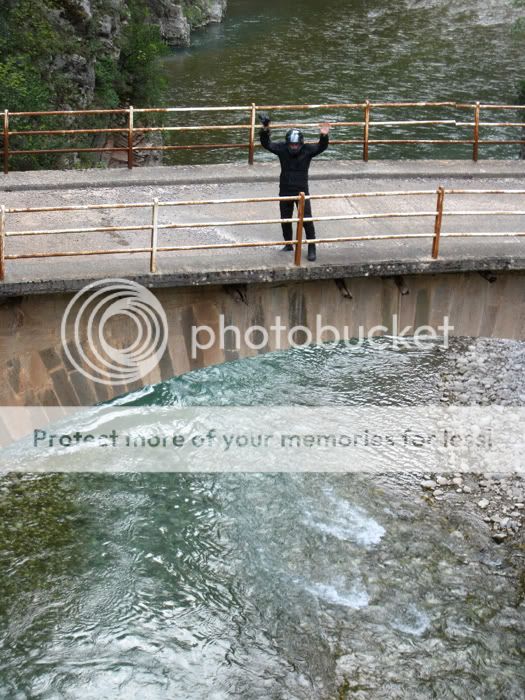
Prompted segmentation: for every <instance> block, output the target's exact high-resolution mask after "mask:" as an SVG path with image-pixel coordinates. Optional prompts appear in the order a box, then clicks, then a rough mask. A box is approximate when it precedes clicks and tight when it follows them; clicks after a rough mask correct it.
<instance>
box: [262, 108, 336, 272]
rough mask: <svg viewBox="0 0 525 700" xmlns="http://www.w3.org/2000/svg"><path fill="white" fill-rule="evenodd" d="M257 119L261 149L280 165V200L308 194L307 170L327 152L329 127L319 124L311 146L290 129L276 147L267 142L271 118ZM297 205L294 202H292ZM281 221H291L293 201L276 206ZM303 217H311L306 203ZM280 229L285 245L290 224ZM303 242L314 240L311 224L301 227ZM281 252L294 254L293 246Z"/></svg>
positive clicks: (312, 249)
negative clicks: (303, 234) (315, 137)
mask: <svg viewBox="0 0 525 700" xmlns="http://www.w3.org/2000/svg"><path fill="white" fill-rule="evenodd" d="M259 119H260V120H261V123H262V129H261V130H260V132H259V137H260V140H261V145H262V147H263V148H265V149H266V150H267V151H270V153H274V154H275V155H276V156H279V160H280V161H281V177H280V181H279V196H280V197H290V196H295V195H298V194H300V193H301V192H304V193H305V194H309V191H308V168H309V167H310V163H311V161H312V158H314V157H315V156H317V155H319V153H322V152H323V151H326V149H327V148H328V134H329V132H330V124H328V123H326V124H321V131H320V136H319V142H318V143H316V144H310V143H305V142H304V136H303V134H302V132H301V131H299V129H290V130H289V131H288V132H287V133H286V139H285V140H284V141H280V142H278V143H274V142H273V141H272V140H271V138H270V117H269V115H268V114H265V113H263V114H260V115H259ZM295 204H296V205H297V202H295ZM279 205H280V211H281V219H291V218H292V216H293V208H294V202H293V200H290V201H284V202H279ZM304 215H305V217H306V218H311V217H312V205H311V204H310V200H309V199H307V200H306V201H305V203H304ZM281 226H282V229H283V238H284V240H285V241H291V240H292V238H293V232H292V224H291V223H283V224H281ZM304 230H305V232H306V238H307V239H308V240H310V241H311V240H315V227H314V224H313V221H306V222H305V224H304ZM282 250H293V246H292V245H291V244H290V243H288V242H286V243H285V245H284V247H283V248H282ZM315 258H316V255H315V243H309V244H308V260H310V261H314V260H315Z"/></svg>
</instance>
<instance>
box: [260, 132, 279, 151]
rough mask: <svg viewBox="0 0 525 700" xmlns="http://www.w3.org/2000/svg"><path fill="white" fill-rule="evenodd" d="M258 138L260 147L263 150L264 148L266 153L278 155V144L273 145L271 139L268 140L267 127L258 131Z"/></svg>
mask: <svg viewBox="0 0 525 700" xmlns="http://www.w3.org/2000/svg"><path fill="white" fill-rule="evenodd" d="M259 138H260V140H261V146H262V147H263V148H266V150H267V151H270V153H275V154H278V153H279V150H280V148H279V144H278V143H274V142H273V141H272V139H271V138H270V128H269V127H267V126H266V127H264V126H263V128H262V129H261V130H260V131H259Z"/></svg>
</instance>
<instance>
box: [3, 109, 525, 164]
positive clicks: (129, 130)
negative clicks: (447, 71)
mask: <svg viewBox="0 0 525 700" xmlns="http://www.w3.org/2000/svg"><path fill="white" fill-rule="evenodd" d="M378 108H380V109H385V108H386V109H390V108H393V109H397V108H404V109H415V108H418V109H419V108H424V109H426V108H431V109H435V108H440V109H441V108H453V109H460V110H473V111H474V121H473V122H468V121H458V120H457V119H434V120H433V119H405V120H384V119H383V120H378V121H374V120H373V118H372V114H373V111H374V110H375V109H378ZM318 109H322V110H325V111H326V110H333V109H337V110H340V109H351V110H355V109H357V110H363V119H362V120H358V121H339V122H338V121H335V122H331V125H332V127H333V128H339V127H340V128H349V127H356V128H362V129H363V135H362V138H353V139H339V140H338V139H335V140H333V141H332V143H333V144H335V145H362V147H363V160H364V161H368V157H369V148H370V145H377V144H383V145H388V144H399V145H403V144H404V145H407V144H411V145H416V144H435V145H438V144H452V145H458V144H463V145H465V144H467V145H472V158H473V160H474V161H477V160H478V154H479V146H480V145H502V144H507V145H511V144H521V145H525V138H523V139H501V140H494V139H480V134H479V131H480V129H481V128H487V127H493V128H501V127H509V128H516V127H522V128H524V127H525V121H524V122H519V121H512V122H504V121H503V122H501V121H500V122H490V121H481V120H480V112H481V110H492V111H494V110H503V111H506V110H523V109H525V105H508V104H485V103H483V104H482V103H480V102H474V103H461V102H455V101H441V102H425V101H423V102H373V101H371V100H364V101H362V102H346V103H345V102H340V103H336V102H333V103H324V104H292V105H279V104H278V105H275V104H274V105H256V104H255V103H253V102H252V103H251V104H249V105H223V106H216V105H215V106H199V107H197V106H195V107H191V106H190V107H133V105H130V106H129V107H126V108H118V109H77V110H49V111H32V112H10V111H9V110H7V109H5V110H4V124H3V163H4V173H5V174H7V173H8V172H9V158H10V157H11V156H16V155H43V154H66V153H117V152H120V153H127V161H128V168H132V167H133V158H134V154H135V153H138V152H143V151H144V152H147V151H177V150H191V149H232V148H233V149H248V162H249V164H253V162H254V150H255V148H258V147H259V144H257V143H255V130H256V123H255V122H256V111H257V110H278V111H298V110H308V111H309V110H318ZM206 112H208V113H215V112H230V113H231V112H245V113H248V115H249V120H248V121H247V122H246V123H242V124H209V125H190V126H160V127H157V126H141V125H137V124H135V123H134V117H135V115H139V114H175V113H189V114H191V113H206ZM86 115H126V116H127V124H126V126H122V127H107V128H103V127H97V128H92V129H91V128H87V129H42V130H38V129H26V130H24V129H18V130H16V129H15V130H11V129H10V128H9V123H10V119H13V118H14V119H17V118H20V117H22V118H23V117H43V116H62V117H77V116H86ZM273 126H274V128H290V127H302V128H305V129H309V128H314V127H318V126H319V124H318V123H316V122H277V123H275V124H274V125H273ZM391 126H447V127H448V126H450V127H454V128H455V129H464V128H467V127H468V128H472V130H473V133H472V138H469V139H465V138H455V139H442V138H440V139H385V138H381V139H372V138H370V129H371V128H372V127H373V128H376V127H391ZM240 130H242V131H245V130H246V131H248V133H249V139H248V142H247V143H215V144H214V143H211V144H210V143H207V144H190V145H167V146H165V145H162V146H160V145H153V146H145V145H138V146H137V145H135V144H134V137H135V135H136V134H146V133H155V132H168V133H169V132H172V133H184V132H205V131H211V132H217V131H219V132H229V131H240ZM78 134H83V135H96V134H123V135H127V137H128V138H127V144H126V145H123V146H121V147H119V146H99V147H84V146H82V147H80V146H78V147H75V146H72V147H70V148H66V147H61V148H47V149H46V148H32V149H31V148H29V149H12V148H10V143H9V139H10V138H11V137H14V138H21V137H24V136H26V137H28V136H74V135H78Z"/></svg>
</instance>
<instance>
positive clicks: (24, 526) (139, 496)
mask: <svg viewBox="0 0 525 700" xmlns="http://www.w3.org/2000/svg"><path fill="white" fill-rule="evenodd" d="M462 347H463V345H462V343H461V341H457V343H456V350H457V352H460V353H461V352H462ZM510 347H511V351H512V352H511V353H510V354H508V355H507V357H508V358H509V360H508V362H507V375H508V377H510V380H512V382H515V384H513V386H517V385H516V382H518V384H519V385H520V386H521V385H522V384H523V377H522V375H521V374H517V375H516V376H512V357H514V358H516V359H518V358H520V359H519V362H518V365H517V366H518V369H519V368H521V367H522V359H523V353H524V350H523V345H520V344H517V343H514V344H510ZM487 363H488V364H486V365H485V367H486V369H487V371H488V372H490V368H491V365H490V360H487ZM520 363H521V364H520ZM450 371H451V362H450V353H449V352H443V351H441V350H440V349H438V348H437V347H435V346H432V345H431V346H430V347H429V348H428V349H427V350H415V349H414V350H407V351H404V352H389V351H384V350H380V349H376V350H374V349H373V348H370V347H363V348H358V347H356V346H354V345H352V344H350V345H348V344H340V345H326V346H321V347H316V348H302V349H299V350H294V351H289V352H281V353H273V354H269V355H266V356H263V357H258V358H254V359H250V360H243V361H239V362H233V363H230V364H227V365H223V366H220V367H215V368H210V369H206V370H199V371H197V372H192V373H189V374H187V375H185V376H183V377H180V378H177V379H174V380H171V381H170V382H165V383H163V384H161V385H158V386H156V387H152V388H151V389H146V390H143V391H142V392H139V393H137V394H135V395H131V396H129V397H127V398H126V399H124V401H122V400H121V401H120V403H122V410H123V411H125V410H126V408H125V407H126V405H136V404H139V405H141V404H142V405H148V404H153V403H162V404H164V405H171V404H178V405H195V404H197V405H200V406H202V410H203V412H205V411H206V410H207V409H206V407H207V406H208V405H209V406H212V405H216V404H223V405H253V404H260V405H265V404H275V403H283V404H290V405H292V406H293V405H318V404H323V405H333V408H334V411H337V407H338V406H340V405H348V404H353V405H358V404H359V403H360V402H361V403H364V402H370V403H379V404H381V405H387V404H392V405H411V404H420V403H433V402H435V401H437V400H438V399H439V397H440V395H441V394H440V392H441V389H440V386H441V384H440V382H441V379H442V377H443V376H444V375H445V374H447V373H449V372H450ZM520 372H521V369H520ZM520 377H521V378H520ZM510 380H509V381H510ZM51 461H52V460H51ZM49 466H50V467H51V466H52V465H51V464H50V465H49ZM88 467H89V453H87V455H86V468H88ZM0 516H1V518H0V523H1V524H0V529H1V532H0V534H1V537H2V551H1V554H0V572H1V579H0V581H1V582H0V587H1V591H0V593H1V595H0V697H6V698H16V699H18V698H82V699H84V698H86V699H91V698H92V699H93V700H95V698H96V699H97V700H98V699H100V698H119V699H120V698H122V699H123V700H124V699H126V700H127V699H128V698H148V699H149V698H152V699H156V698H159V699H162V700H167V699H168V698H170V699H172V698H184V699H192V700H193V699H195V700H197V699H199V700H200V699H201V698H216V699H219V698H220V699H222V698H224V699H226V698H239V699H241V698H242V699H243V700H244V698H261V699H266V698H270V699H274V698H275V699H281V698H297V699H303V698H304V699H305V700H311V699H312V698H319V699H322V700H324V699H325V698H326V699H330V700H331V699H334V700H336V699H337V698H350V697H356V698H366V699H370V700H372V699H374V700H375V699H376V698H435V697H439V698H462V699H463V698H487V699H488V698H491V699H492V698H505V699H508V698H509V699H517V698H521V697H523V695H522V691H523V684H524V681H525V674H524V670H523V669H524V665H523V661H524V655H525V648H524V647H523V640H524V639H525V634H524V633H525V622H524V618H523V591H521V593H520V590H519V587H518V586H516V582H515V580H514V579H513V578H512V577H511V576H508V575H507V574H506V571H507V570H506V565H505V556H506V554H505V551H504V550H503V549H501V548H500V547H498V545H496V544H494V543H493V542H492V541H491V540H490V538H489V537H487V536H484V535H483V533H482V532H481V531H480V527H479V524H478V523H477V522H476V521H472V522H471V521H469V520H468V518H467V519H466V518H465V514H464V513H461V512H458V513H455V512H454V511H453V510H452V511H450V510H448V511H445V510H444V509H440V508H438V507H430V506H429V505H428V504H427V503H426V502H424V501H423V499H422V497H421V492H420V489H419V487H418V486H417V485H416V486H414V485H413V484H412V481H411V479H410V478H409V476H408V475H407V476H406V477H405V478H400V477H399V476H397V477H396V478H392V477H391V478H387V477H383V478H381V479H380V478H378V477H375V478H372V477H370V476H368V477H366V476H365V475H359V474H349V475H344V476H343V475H326V474H325V475H322V474H307V475H305V474H265V475H257V474H251V475H228V474H223V475H199V474H196V475H182V474H160V475H158V474H157V475H146V474H134V475H131V474H123V475H118V476H116V475H107V474H105V475H95V474H91V475H89V474H85V475H77V476H75V477H72V476H70V477H68V476H58V475H49V476H43V477H38V478H35V477H33V478H30V477H27V476H26V477H23V478H20V479H17V480H15V481H14V482H13V481H5V480H4V481H3V482H1V483H0Z"/></svg>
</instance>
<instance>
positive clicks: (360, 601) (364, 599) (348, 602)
mask: <svg viewBox="0 0 525 700" xmlns="http://www.w3.org/2000/svg"><path fill="white" fill-rule="evenodd" d="M305 588H306V590H307V591H308V592H309V593H312V594H313V595H314V596H316V598H320V599H321V600H324V601H326V602H327V603H331V604H333V605H341V606H343V607H345V608H352V609H353V610H359V609H360V608H366V606H367V605H368V602H369V600H370V597H369V595H368V593H367V591H366V589H365V588H364V587H363V586H361V585H358V584H355V585H354V586H353V588H352V590H351V591H345V590H338V588H336V586H335V585H333V584H331V583H328V584H327V583H313V584H310V585H307V586H305Z"/></svg>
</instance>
